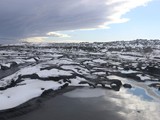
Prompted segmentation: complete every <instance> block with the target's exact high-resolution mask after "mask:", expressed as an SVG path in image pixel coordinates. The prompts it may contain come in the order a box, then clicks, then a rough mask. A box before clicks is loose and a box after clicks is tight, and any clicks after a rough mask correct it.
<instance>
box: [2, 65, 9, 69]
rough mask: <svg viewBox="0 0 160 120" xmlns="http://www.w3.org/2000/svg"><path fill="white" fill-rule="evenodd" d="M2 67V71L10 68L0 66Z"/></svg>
mask: <svg viewBox="0 0 160 120" xmlns="http://www.w3.org/2000/svg"><path fill="white" fill-rule="evenodd" d="M0 66H1V70H8V69H9V67H7V66H3V65H0Z"/></svg>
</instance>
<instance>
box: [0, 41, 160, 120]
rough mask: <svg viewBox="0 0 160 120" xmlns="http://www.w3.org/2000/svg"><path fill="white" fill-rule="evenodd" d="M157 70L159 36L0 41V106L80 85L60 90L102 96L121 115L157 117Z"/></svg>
mask: <svg viewBox="0 0 160 120" xmlns="http://www.w3.org/2000/svg"><path fill="white" fill-rule="evenodd" d="M159 73H160V42H159V41H142V40H136V41H131V42H111V43H79V44H75V43H74V44H71V43H70V44H69V43H66V44H65V43H64V44H45V45H42V44H41V45H39V44H31V43H25V44H24V43H23V44H12V45H0V110H1V111H3V112H4V111H6V112H7V111H8V110H10V109H11V108H17V107H19V106H23V103H26V102H27V101H29V100H32V99H34V98H37V97H39V96H42V95H47V94H48V93H49V92H51V91H52V92H53V93H56V92H57V91H59V90H60V89H65V88H66V87H68V86H74V87H80V86H81V87H85V88H84V89H76V90H74V91H71V92H69V93H66V94H65V96H68V97H71V98H88V97H89V98H95V97H101V96H104V98H105V99H107V100H109V101H110V102H113V103H114V104H116V105H117V106H119V107H124V109H123V110H122V111H118V114H121V116H126V115H127V114H129V115H128V116H127V117H126V119H136V120H137V119H139V118H143V117H144V116H146V117H144V118H143V119H144V120H158V118H159V117H160V116H159V114H158V112H160V109H159V108H160V104H159V103H160V74H159ZM105 96H108V97H105ZM115 96H117V97H115ZM135 111H138V113H140V115H138V116H136V115H137V112H135ZM0 114H1V112H0ZM0 118H1V115H0ZM2 118H3V117H2Z"/></svg>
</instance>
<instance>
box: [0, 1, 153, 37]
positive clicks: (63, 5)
mask: <svg viewBox="0 0 160 120" xmlns="http://www.w3.org/2000/svg"><path fill="white" fill-rule="evenodd" d="M149 1H151V0H137V1H135V0H1V4H0V16H1V17H0V26H1V27H0V38H7V37H8V38H13V39H22V38H30V37H39V36H46V34H48V35H52V36H57V37H68V35H61V34H57V33H54V32H56V31H64V30H79V29H93V28H108V26H109V25H110V24H113V23H122V22H126V21H128V20H129V18H123V17H122V15H124V14H125V13H127V12H129V11H130V10H132V9H134V8H136V7H139V6H144V5H146V4H147V3H148V2H149ZM51 31H53V32H51Z"/></svg>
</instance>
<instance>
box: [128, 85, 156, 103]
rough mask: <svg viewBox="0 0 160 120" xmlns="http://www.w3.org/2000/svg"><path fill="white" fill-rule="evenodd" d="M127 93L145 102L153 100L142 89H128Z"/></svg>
mask: <svg viewBox="0 0 160 120" xmlns="http://www.w3.org/2000/svg"><path fill="white" fill-rule="evenodd" d="M128 92H130V93H132V94H133V95H136V96H140V97H141V98H142V99H144V100H147V101H152V100H154V99H153V98H152V97H151V96H149V95H148V94H147V93H146V91H145V90H144V89H142V88H138V87H137V88H132V89H129V90H128Z"/></svg>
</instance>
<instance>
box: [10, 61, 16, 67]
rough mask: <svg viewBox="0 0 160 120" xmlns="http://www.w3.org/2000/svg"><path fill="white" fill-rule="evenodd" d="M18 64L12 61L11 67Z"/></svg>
mask: <svg viewBox="0 0 160 120" xmlns="http://www.w3.org/2000/svg"><path fill="white" fill-rule="evenodd" d="M17 65H18V64H17V63H16V62H12V63H11V66H10V67H16V66H17Z"/></svg>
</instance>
